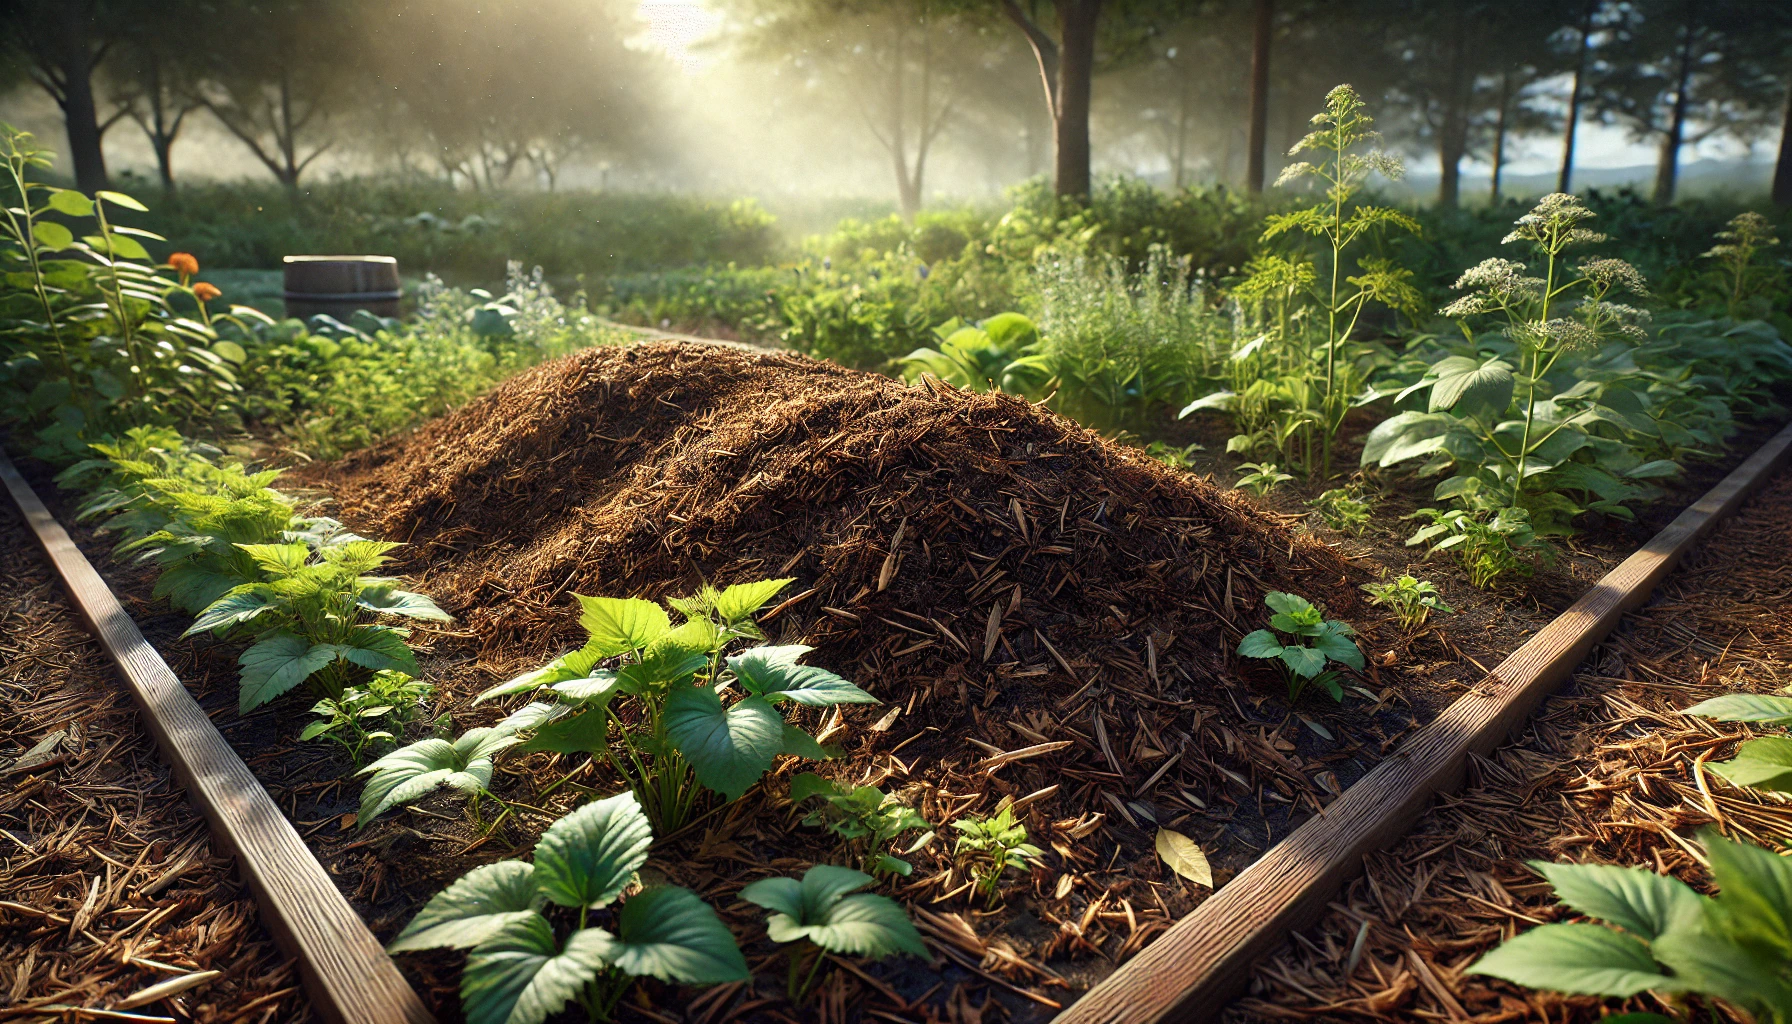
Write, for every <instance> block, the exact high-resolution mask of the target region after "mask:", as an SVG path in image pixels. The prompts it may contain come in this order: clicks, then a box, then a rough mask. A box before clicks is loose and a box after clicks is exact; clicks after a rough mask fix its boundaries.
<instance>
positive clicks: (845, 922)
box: [740, 864, 928, 958]
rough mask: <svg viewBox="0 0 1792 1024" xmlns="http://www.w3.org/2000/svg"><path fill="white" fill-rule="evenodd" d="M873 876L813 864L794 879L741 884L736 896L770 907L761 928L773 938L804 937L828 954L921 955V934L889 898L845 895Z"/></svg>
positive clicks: (794, 939) (865, 894)
mask: <svg viewBox="0 0 1792 1024" xmlns="http://www.w3.org/2000/svg"><path fill="white" fill-rule="evenodd" d="M874 881H876V879H874V878H872V877H871V876H870V875H867V874H865V873H864V872H862V871H854V870H852V869H850V868H842V867H836V866H834V865H831V864H817V865H815V866H814V867H812V868H810V869H809V870H808V871H807V872H805V873H804V874H803V880H802V881H801V882H800V883H798V882H796V881H795V880H794V879H789V878H768V879H764V880H763V881H759V882H755V883H753V884H752V885H749V886H747V887H746V888H745V889H742V890H741V894H740V895H741V899H744V900H746V901H747V902H749V903H754V904H757V905H759V906H762V907H765V908H766V909H768V910H771V911H773V913H772V915H771V916H770V917H769V918H767V920H766V933H767V934H768V935H769V936H770V937H771V939H772V941H773V942H795V941H797V940H799V939H808V940H809V941H811V942H814V943H815V944H816V945H817V946H820V947H821V948H822V949H825V950H828V951H829V952H833V953H845V954H849V955H853V956H871V957H879V958H881V957H886V956H890V955H892V954H895V953H912V954H913V955H915V956H919V957H923V958H925V957H927V956H928V953H927V948H926V946H925V945H924V944H923V943H922V942H921V936H920V935H919V934H917V933H916V931H915V926H914V925H913V924H912V923H910V921H909V919H908V914H907V913H905V912H904V911H903V909H902V907H901V906H899V905H898V904H897V903H896V902H895V901H894V900H891V899H889V898H888V897H885V896H876V895H872V894H869V893H861V894H859V895H856V896H849V895H847V894H848V893H851V892H852V891H853V890H855V889H863V888H864V887H865V886H867V885H870V884H872V882H874Z"/></svg>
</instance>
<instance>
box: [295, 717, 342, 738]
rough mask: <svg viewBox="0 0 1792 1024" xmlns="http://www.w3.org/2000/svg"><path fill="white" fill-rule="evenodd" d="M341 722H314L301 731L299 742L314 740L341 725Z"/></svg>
mask: <svg viewBox="0 0 1792 1024" xmlns="http://www.w3.org/2000/svg"><path fill="white" fill-rule="evenodd" d="M340 724H341V723H340V722H312V723H311V724H310V725H307V726H306V727H305V728H304V729H302V730H300V732H299V742H301V743H303V742H305V741H306V740H314V739H317V738H318V737H319V736H322V735H323V734H324V733H326V732H329V731H330V730H331V729H334V728H336V726H338V725H340Z"/></svg>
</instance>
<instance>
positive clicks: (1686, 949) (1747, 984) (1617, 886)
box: [1468, 832, 1792, 1024]
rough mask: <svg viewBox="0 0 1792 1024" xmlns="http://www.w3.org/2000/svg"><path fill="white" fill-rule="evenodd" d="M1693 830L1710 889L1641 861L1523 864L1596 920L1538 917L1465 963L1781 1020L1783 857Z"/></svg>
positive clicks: (1786, 1004)
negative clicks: (1706, 1002) (1711, 1001)
mask: <svg viewBox="0 0 1792 1024" xmlns="http://www.w3.org/2000/svg"><path fill="white" fill-rule="evenodd" d="M1701 838H1702V842H1703V843H1704V846H1705V853H1706V859H1707V860H1708V862H1709V864H1710V869H1711V880H1712V882H1713V883H1714V884H1715V885H1716V887H1717V889H1718V894H1717V895H1716V896H1715V897H1712V896H1705V895H1701V894H1700V893H1698V892H1696V891H1695V890H1693V889H1692V888H1691V887H1690V886H1688V885H1686V883H1684V882H1681V881H1680V880H1678V879H1676V878H1672V877H1668V876H1663V875H1657V874H1655V873H1654V872H1652V871H1649V870H1648V869H1646V868H1620V867H1611V866H1608V865H1600V864H1549V863H1545V862H1541V861H1532V862H1531V865H1530V866H1531V869H1532V870H1533V871H1536V872H1537V873H1538V874H1540V875H1542V876H1543V877H1544V878H1545V879H1547V880H1548V881H1549V883H1550V885H1551V886H1553V887H1554V888H1555V892H1556V896H1557V898H1558V899H1560V900H1561V901H1562V902H1563V903H1564V904H1566V905H1567V906H1568V908H1569V909H1570V910H1573V911H1574V912H1576V913H1579V914H1583V915H1585V916H1587V917H1589V918H1593V919H1595V920H1598V921H1603V922H1605V924H1583V923H1571V924H1546V925H1540V926H1538V927H1536V928H1532V929H1530V930H1529V931H1526V932H1523V933H1522V934H1520V935H1518V936H1517V937H1516V938H1513V939H1511V940H1510V941H1508V942H1506V943H1504V944H1503V945H1501V946H1500V947H1499V948H1497V949H1495V950H1493V951H1492V952H1491V953H1488V954H1487V955H1486V956H1484V957H1482V958H1481V959H1480V960H1479V961H1477V962H1476V963H1475V964H1474V965H1473V966H1472V967H1470V968H1469V969H1468V970H1469V972H1470V973H1473V974H1485V975H1491V976H1492V977H1496V978H1503V979H1505V980H1507V981H1511V982H1514V983H1516V984H1519V985H1525V986H1529V987H1532V988H1541V989H1549V990H1553V991H1557V992H1568V993H1573V994H1581V995H1594V996H1605V997H1611V998H1629V997H1631V996H1634V995H1637V994H1638V993H1641V992H1645V991H1654V992H1658V993H1661V994H1663V995H1665V996H1668V997H1670V998H1671V997H1673V996H1675V995H1678V994H1680V993H1694V994H1698V995H1702V996H1707V997H1710V998H1716V999H1721V1000H1723V1001H1724V1002H1727V1003H1730V1004H1731V1005H1733V1006H1737V1007H1740V1008H1741V1009H1743V1010H1746V1011H1748V1012H1749V1013H1751V1014H1754V1015H1755V1019H1756V1020H1759V1021H1762V1022H1763V1024H1767V1022H1772V1024H1786V1022H1788V1021H1792V860H1788V859H1787V858H1785V857H1778V856H1775V855H1773V854H1771V853H1769V852H1767V851H1766V850H1762V849H1760V848H1758V847H1754V846H1749V845H1747V844H1744V843H1734V842H1730V841H1729V840H1726V839H1724V838H1723V837H1722V836H1719V835H1717V834H1716V833H1713V832H1706V833H1705V834H1704V835H1703V836H1702V837H1701Z"/></svg>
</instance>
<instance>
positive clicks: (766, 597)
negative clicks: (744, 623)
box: [715, 577, 796, 625]
mask: <svg viewBox="0 0 1792 1024" xmlns="http://www.w3.org/2000/svg"><path fill="white" fill-rule="evenodd" d="M795 582H796V578H795V577H790V578H787V579H781V580H759V581H757V582H754V583H736V584H734V585H733V586H731V587H727V588H725V589H724V590H723V591H722V592H721V593H720V594H719V595H717V596H716V600H715V613H716V617H717V618H719V619H721V620H722V621H723V622H726V623H728V624H729V625H733V624H734V623H737V622H740V621H741V620H743V619H748V618H751V617H752V616H753V614H754V613H755V612H757V611H759V609H760V608H762V607H764V606H765V603H766V602H767V601H770V600H771V599H772V598H774V597H776V596H777V595H778V592H779V591H780V590H783V589H784V588H785V587H788V586H790V585H791V584H792V583H795Z"/></svg>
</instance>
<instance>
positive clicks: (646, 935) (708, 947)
mask: <svg viewBox="0 0 1792 1024" xmlns="http://www.w3.org/2000/svg"><path fill="white" fill-rule="evenodd" d="M652 843H653V827H652V826H651V825H649V824H648V821H647V816H646V815H645V814H643V813H642V812H641V805H640V803H639V802H637V801H636V799H635V795H634V794H633V793H627V792H624V793H619V794H617V795H616V796H613V797H610V798H609V799H607V800H599V801H596V802H593V803H589V804H586V805H585V806H583V807H581V808H579V809H578V810H576V811H573V812H572V813H571V814H568V815H567V816H566V817H564V818H561V819H560V820H559V821H556V822H554V823H553V824H552V825H550V826H548V829H547V831H546V832H544V833H542V837H541V841H540V842H538V843H536V845H535V860H534V863H532V864H528V863H524V862H522V861H516V860H505V861H499V862H498V863H496V864H487V865H485V866H483V867H477V868H474V869H473V870H472V871H469V872H467V874H465V875H463V876H462V877H461V878H460V880H459V881H457V882H455V883H454V884H453V885H450V886H449V887H448V888H446V889H444V890H442V891H441V892H439V893H437V894H436V895H435V896H434V898H432V899H431V900H430V901H429V903H428V904H426V905H425V906H424V908H423V910H422V911H421V912H419V913H418V914H417V916H416V917H415V918H413V919H412V920H411V923H410V924H408V925H406V926H405V928H404V930H403V931H401V932H399V933H398V937H397V938H396V939H393V940H392V944H391V945H390V946H388V947H387V948H388V949H389V950H390V951H392V952H394V953H400V952H407V951H410V950H418V949H438V948H442V947H449V948H454V949H469V948H470V949H471V952H470V953H468V954H467V965H466V967H465V969H464V970H462V972H461V979H460V998H461V1010H462V1012H463V1013H465V1014H466V1018H467V1022H468V1024H541V1022H542V1021H544V1020H546V1019H547V1018H548V1017H549V1016H551V1015H553V1014H555V1013H558V1012H559V1010H560V1008H561V1007H563V1006H565V1005H566V1004H567V1003H569V1002H577V1003H578V1004H579V1005H580V1006H581V1007H582V1008H583V1009H584V1010H585V1012H586V1013H587V1014H589V1015H590V1017H591V1019H593V1020H608V1019H610V1015H611V1013H612V1012H613V1011H614V1010H615V1007H616V1004H617V1002H618V1001H620V1000H621V999H622V997H623V995H624V994H625V993H626V992H627V991H628V987H629V985H630V984H631V983H633V981H634V979H635V978H637V977H653V978H658V979H660V980H661V981H666V982H674V983H680V984H686V985H717V984H723V983H726V982H733V981H745V980H747V978H748V977H749V974H748V972H747V962H746V959H745V958H744V957H742V956H741V953H740V948H739V947H738V946H736V945H735V942H734V936H733V934H732V933H730V932H729V931H728V926H727V925H725V924H723V923H722V920H721V918H719V917H717V916H716V912H715V911H714V910H712V909H710V907H709V905H708V904H706V903H704V902H703V901H702V900H701V899H699V898H698V896H697V894H696V893H694V892H692V891H690V890H689V889H681V888H678V887H676V886H660V887H656V888H650V889H646V890H643V891H642V892H639V893H637V894H635V895H633V896H631V897H629V898H628V901H627V902H625V903H624V904H623V905H622V908H621V910H620V911H618V912H612V913H611V914H610V915H609V916H610V919H611V925H612V929H613V930H612V929H606V928H603V927H599V926H597V925H594V924H592V923H591V920H590V917H591V914H592V912H593V911H603V910H604V909H605V908H608V907H610V905H611V904H612V903H614V902H615V901H616V900H617V898H619V897H620V896H621V895H622V894H623V892H624V891H625V890H627V889H628V888H629V886H630V885H632V884H633V882H634V879H635V872H636V871H638V870H640V868H641V866H642V865H643V864H645V863H647V850H648V847H649V846H650V845H652ZM549 903H553V904H555V905H556V906H560V907H566V908H569V909H572V910H576V911H577V912H578V925H577V927H576V928H575V929H573V930H572V931H571V932H570V934H568V935H566V936H565V938H564V939H562V938H561V937H560V936H559V934H558V932H557V931H556V929H555V927H554V925H553V924H552V923H551V922H549V920H548V919H547V918H546V917H544V916H543V915H542V913H541V909H542V908H543V907H544V906H546V905H547V904H549Z"/></svg>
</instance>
